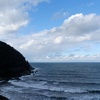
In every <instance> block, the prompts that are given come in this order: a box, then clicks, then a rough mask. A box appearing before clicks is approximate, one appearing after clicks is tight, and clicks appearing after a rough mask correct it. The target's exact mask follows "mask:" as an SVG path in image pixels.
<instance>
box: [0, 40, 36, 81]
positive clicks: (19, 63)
mask: <svg viewBox="0 0 100 100" xmlns="http://www.w3.org/2000/svg"><path fill="white" fill-rule="evenodd" d="M33 69H34V68H32V67H31V66H30V64H29V63H28V61H26V60H25V58H24V57H23V55H22V54H21V53H20V52H18V51H17V50H15V49H14V48H13V47H11V46H10V45H8V44H6V43H4V42H1V41H0V80H7V81H8V80H9V79H12V78H18V77H21V76H22V75H26V74H30V73H31V70H33Z"/></svg>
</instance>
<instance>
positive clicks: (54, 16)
mask: <svg viewBox="0 0 100 100" xmlns="http://www.w3.org/2000/svg"><path fill="white" fill-rule="evenodd" d="M67 14H68V12H63V9H61V10H60V11H58V12H55V13H54V14H53V16H52V18H51V20H55V19H59V18H62V17H66V16H67Z"/></svg>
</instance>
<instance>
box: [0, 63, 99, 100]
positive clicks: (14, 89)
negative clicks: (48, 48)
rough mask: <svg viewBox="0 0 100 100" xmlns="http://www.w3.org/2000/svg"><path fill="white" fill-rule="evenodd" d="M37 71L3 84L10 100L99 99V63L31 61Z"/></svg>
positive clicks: (2, 93) (0, 90)
mask: <svg viewBox="0 0 100 100" xmlns="http://www.w3.org/2000/svg"><path fill="white" fill-rule="evenodd" d="M30 65H31V66H32V67H34V68H35V70H36V71H37V72H36V73H34V74H31V75H27V76H22V77H20V79H21V80H10V81H8V82H7V83H5V84H2V83H0V94H1V95H3V96H5V97H7V98H9V99H10V100H100V63H30Z"/></svg>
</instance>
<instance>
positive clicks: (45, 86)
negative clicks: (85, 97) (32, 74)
mask: <svg viewBox="0 0 100 100" xmlns="http://www.w3.org/2000/svg"><path fill="white" fill-rule="evenodd" d="M11 83H12V84H14V85H17V86H21V87H24V88H30V87H31V88H36V89H46V90H50V91H61V92H70V93H82V92H87V91H85V90H82V89H80V88H78V87H75V88H73V87H66V88H64V87H57V86H53V85H48V84H46V83H47V82H45V81H41V82H38V83H37V82H35V83H34V82H33V81H32V82H29V83H25V82H16V81H11Z"/></svg>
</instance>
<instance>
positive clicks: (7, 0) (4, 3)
mask: <svg viewBox="0 0 100 100" xmlns="http://www.w3.org/2000/svg"><path fill="white" fill-rule="evenodd" d="M44 1H45V2H49V0H0V34H8V33H15V32H17V31H18V30H19V29H20V28H21V27H22V26H26V25H27V24H28V23H29V13H28V12H27V10H29V9H27V8H30V9H31V7H32V6H37V5H38V3H40V2H44Z"/></svg>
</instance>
